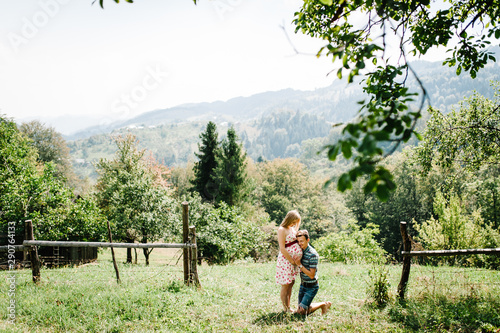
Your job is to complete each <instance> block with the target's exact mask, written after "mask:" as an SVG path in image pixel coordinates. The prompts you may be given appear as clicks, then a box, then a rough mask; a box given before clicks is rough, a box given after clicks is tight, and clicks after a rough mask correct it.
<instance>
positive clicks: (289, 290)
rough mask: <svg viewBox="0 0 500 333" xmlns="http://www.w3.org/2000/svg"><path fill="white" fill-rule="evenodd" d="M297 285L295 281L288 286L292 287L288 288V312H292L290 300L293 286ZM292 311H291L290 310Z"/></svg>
mask: <svg viewBox="0 0 500 333" xmlns="http://www.w3.org/2000/svg"><path fill="white" fill-rule="evenodd" d="M294 283H295V280H293V281H292V283H290V284H289V285H288V286H290V287H289V288H288V294H287V298H286V301H287V306H288V310H290V300H291V298H292V290H293V284H294ZM290 311H291V310H290Z"/></svg>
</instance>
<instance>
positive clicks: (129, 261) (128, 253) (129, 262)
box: [126, 238, 134, 264]
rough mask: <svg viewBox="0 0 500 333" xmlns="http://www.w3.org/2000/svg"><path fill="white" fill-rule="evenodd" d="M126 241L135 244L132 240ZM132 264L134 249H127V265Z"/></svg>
mask: <svg viewBox="0 0 500 333" xmlns="http://www.w3.org/2000/svg"><path fill="white" fill-rule="evenodd" d="M126 241H127V243H133V242H134V240H133V239H132V238H127V239H126ZM131 263H132V249H131V248H127V264H131Z"/></svg>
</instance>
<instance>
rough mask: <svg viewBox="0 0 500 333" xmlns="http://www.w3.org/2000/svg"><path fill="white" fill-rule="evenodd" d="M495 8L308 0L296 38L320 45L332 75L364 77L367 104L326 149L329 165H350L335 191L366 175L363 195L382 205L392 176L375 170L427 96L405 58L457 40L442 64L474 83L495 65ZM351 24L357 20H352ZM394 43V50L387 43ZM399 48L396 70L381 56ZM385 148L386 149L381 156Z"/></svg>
mask: <svg viewBox="0 0 500 333" xmlns="http://www.w3.org/2000/svg"><path fill="white" fill-rule="evenodd" d="M498 8H499V6H498V4H494V5H491V4H488V5H485V4H484V3H482V2H476V1H463V2H453V3H450V4H449V6H447V8H446V9H442V8H439V4H434V3H433V4H431V2H430V1H424V2H422V1H419V2H418V1H414V2H410V3H407V2H387V1H371V0H369V1H358V0H346V1H344V0H342V1H330V0H329V1H314V0H307V1H304V4H303V6H302V8H301V10H300V11H299V12H297V13H295V20H294V23H295V25H296V31H301V32H303V33H304V34H307V35H310V36H311V37H315V38H320V39H323V40H325V41H326V42H327V45H326V46H324V47H323V48H321V49H320V50H319V52H318V56H320V55H321V54H322V53H323V52H324V53H325V54H326V56H329V57H331V58H332V59H333V60H334V61H335V60H338V61H339V62H340V63H341V66H340V68H338V70H337V76H338V77H339V78H342V77H343V74H344V73H345V72H347V73H348V78H347V81H348V82H349V83H351V82H353V81H354V78H355V77H357V76H360V75H365V79H364V83H365V86H364V91H365V92H366V93H367V94H368V96H369V98H368V100H367V101H362V102H360V104H361V105H362V107H361V109H360V111H359V115H358V117H357V118H356V119H355V120H354V121H352V122H350V123H349V124H347V125H346V126H345V127H344V128H343V131H342V133H343V135H344V137H343V138H341V139H340V140H338V141H337V142H335V143H334V144H331V145H327V146H326V149H327V150H328V157H329V159H331V160H335V159H336V158H337V155H338V154H340V153H341V154H342V155H343V156H344V157H345V158H346V159H351V158H352V160H353V161H354V165H353V167H352V168H351V169H350V170H349V171H348V172H346V173H343V174H342V175H341V176H340V178H339V179H338V181H337V188H338V189H339V190H340V191H345V190H347V189H350V188H352V182H354V181H356V180H357V179H359V178H360V177H361V176H365V175H366V176H368V177H369V181H368V182H367V183H366V185H365V188H364V190H365V192H366V193H370V192H375V193H376V194H377V197H378V198H379V199H380V200H382V201H387V200H388V199H389V193H390V191H392V190H394V189H395V183H394V181H393V179H392V175H391V173H390V172H389V171H388V170H387V169H385V168H383V167H381V166H379V165H377V164H378V163H379V162H380V161H381V160H382V159H383V158H384V157H386V156H388V155H390V154H391V153H392V152H394V151H395V149H396V148H397V146H398V145H399V144H400V143H402V142H407V141H408V140H409V139H410V138H411V136H412V135H416V136H417V137H419V135H418V134H417V133H416V131H415V127H416V124H417V120H418V119H419V118H420V117H421V114H422V107H423V105H424V102H425V99H426V98H427V92H426V90H425V88H424V87H423V86H422V85H421V82H420V81H419V79H418V77H417V74H416V73H415V72H414V71H413V70H412V68H411V67H410V65H409V64H408V63H407V58H406V56H407V54H408V53H411V54H413V55H422V54H426V53H427V51H429V50H430V49H432V48H434V47H438V46H445V47H447V46H448V44H449V43H450V42H451V37H452V36H457V37H458V43H457V46H455V48H454V49H452V50H450V52H451V56H450V58H448V59H447V60H446V61H445V63H447V64H449V65H450V66H455V65H456V66H457V74H460V72H461V71H462V69H463V70H465V71H468V72H469V73H470V75H471V76H472V77H475V76H476V74H477V71H478V70H479V69H480V68H483V67H484V66H485V65H486V63H487V62H488V61H491V60H493V61H494V60H495V59H494V57H493V56H492V55H491V53H489V52H488V51H486V48H487V47H488V46H489V44H490V42H489V41H488V38H490V37H493V36H494V37H495V38H499V37H500V33H498V27H497V26H496V24H495V22H497V21H498V19H499V11H498ZM353 17H356V20H352V18H353ZM480 21H481V22H483V21H491V22H492V23H493V24H491V25H487V26H486V27H484V26H483V28H482V29H479V31H474V33H472V30H473V29H474V28H475V23H478V22H480ZM390 38H396V39H399V43H394V41H392V39H390ZM389 44H392V45H399V50H398V51H399V53H400V56H399V57H394V58H395V59H398V64H397V65H395V64H394V61H393V60H392V59H391V57H392V56H393V55H392V54H391V53H390V52H386V45H389ZM410 74H413V75H414V76H415V77H416V79H417V81H419V83H420V85H421V93H422V94H423V96H422V101H421V104H420V108H419V109H418V110H416V111H412V110H410V109H409V108H408V104H409V103H410V102H412V101H413V100H414V96H415V93H411V92H409V90H408V86H407V82H406V81H407V77H408V76H409V75H410ZM384 143H393V145H392V146H390V147H389V148H388V149H385V150H384V149H383V145H384Z"/></svg>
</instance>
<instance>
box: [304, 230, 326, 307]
mask: <svg viewBox="0 0 500 333" xmlns="http://www.w3.org/2000/svg"><path fill="white" fill-rule="evenodd" d="M297 241H298V242H299V245H300V247H301V248H302V251H303V254H302V258H301V259H300V260H297V259H295V264H296V265H297V266H299V269H300V280H301V283H300V289H299V307H298V309H297V313H299V314H305V315H308V314H311V313H313V312H314V311H316V310H318V309H321V314H325V313H326V312H327V311H328V309H329V308H330V306H331V305H332V303H331V302H321V303H312V300H313V299H314V296H316V294H317V293H318V290H319V285H318V261H319V255H318V252H316V250H315V249H314V248H313V247H312V246H311V245H309V233H308V232H307V230H299V231H298V232H297Z"/></svg>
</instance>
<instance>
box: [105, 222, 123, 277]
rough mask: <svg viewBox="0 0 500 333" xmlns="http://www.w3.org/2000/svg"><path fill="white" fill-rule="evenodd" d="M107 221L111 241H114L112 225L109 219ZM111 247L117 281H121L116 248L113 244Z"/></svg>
mask: <svg viewBox="0 0 500 333" xmlns="http://www.w3.org/2000/svg"><path fill="white" fill-rule="evenodd" d="M107 222H108V236H109V242H110V243H113V237H112V236H111V226H110V225H109V220H108V221H107ZM110 248H111V257H112V258H113V266H114V267H115V273H116V283H120V272H118V265H117V264H116V258H115V250H114V249H113V246H110Z"/></svg>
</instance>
